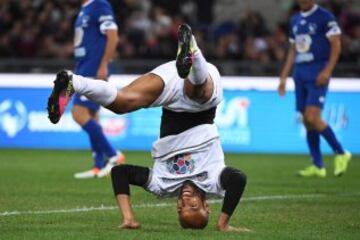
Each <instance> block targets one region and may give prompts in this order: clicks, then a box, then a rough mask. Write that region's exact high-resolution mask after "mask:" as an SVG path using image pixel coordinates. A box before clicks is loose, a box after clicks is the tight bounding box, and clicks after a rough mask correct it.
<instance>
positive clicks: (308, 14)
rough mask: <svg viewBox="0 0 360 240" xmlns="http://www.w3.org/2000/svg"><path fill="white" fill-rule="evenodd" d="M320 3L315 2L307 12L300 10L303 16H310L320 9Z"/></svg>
mask: <svg viewBox="0 0 360 240" xmlns="http://www.w3.org/2000/svg"><path fill="white" fill-rule="evenodd" d="M318 7H319V6H318V5H317V4H315V5H314V6H313V7H312V8H311V9H310V10H309V11H307V12H300V14H301V16H303V17H308V16H310V15H311V14H313V13H314V12H315V11H316V10H317V9H318Z"/></svg>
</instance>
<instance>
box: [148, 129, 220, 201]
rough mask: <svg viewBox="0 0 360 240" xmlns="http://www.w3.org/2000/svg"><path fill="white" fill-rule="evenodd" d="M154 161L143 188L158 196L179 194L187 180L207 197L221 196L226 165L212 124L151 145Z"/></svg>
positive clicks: (217, 135) (171, 136) (216, 132)
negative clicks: (147, 181)
mask: <svg viewBox="0 0 360 240" xmlns="http://www.w3.org/2000/svg"><path fill="white" fill-rule="evenodd" d="M151 155H152V157H153V159H154V160H155V163H154V166H153V169H152V170H151V174H150V177H149V183H148V185H147V187H146V189H147V190H148V191H149V192H152V193H154V194H155V195H158V196H161V197H173V196H177V195H178V190H179V189H180V187H181V186H182V185H183V182H184V181H186V180H191V181H192V182H193V183H194V184H195V185H196V186H198V187H199V188H200V189H202V190H203V191H205V192H206V194H207V196H217V197H223V196H224V193H225V192H224V189H223V188H222V187H221V185H220V179H219V178H220V174H221V172H222V170H223V169H224V167H225V163H224V153H223V150H222V147H221V143H220V139H219V133H218V131H217V127H216V126H215V124H202V125H199V126H196V127H193V128H190V129H188V130H186V131H184V132H182V133H180V134H177V135H170V136H167V137H164V138H161V139H159V140H157V141H156V142H155V143H154V144H153V148H152V151H151Z"/></svg>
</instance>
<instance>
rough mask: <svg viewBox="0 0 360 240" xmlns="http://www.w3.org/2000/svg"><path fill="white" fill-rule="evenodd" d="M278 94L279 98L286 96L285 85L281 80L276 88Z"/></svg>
mask: <svg viewBox="0 0 360 240" xmlns="http://www.w3.org/2000/svg"><path fill="white" fill-rule="evenodd" d="M278 94H279V96H284V95H285V94H286V83H285V81H284V80H283V79H281V80H280V84H279V86H278Z"/></svg>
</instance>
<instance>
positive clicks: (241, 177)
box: [234, 171, 247, 187]
mask: <svg viewBox="0 0 360 240" xmlns="http://www.w3.org/2000/svg"><path fill="white" fill-rule="evenodd" d="M234 181H235V182H236V183H238V184H239V185H241V186H244V187H245V186H246V184H247V176H246V174H245V173H243V172H241V171H239V172H238V174H236V177H235V179H234Z"/></svg>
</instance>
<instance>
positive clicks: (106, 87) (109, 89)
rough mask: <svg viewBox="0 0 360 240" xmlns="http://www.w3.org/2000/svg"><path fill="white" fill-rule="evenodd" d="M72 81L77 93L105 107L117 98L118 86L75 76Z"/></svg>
mask: <svg viewBox="0 0 360 240" xmlns="http://www.w3.org/2000/svg"><path fill="white" fill-rule="evenodd" d="M72 81H73V87H74V90H75V92H77V93H79V94H81V95H85V96H86V97H87V98H89V99H90V100H92V101H94V102H96V103H98V104H100V105H102V106H104V107H106V106H109V105H110V104H111V103H113V102H114V101H115V98H116V96H117V88H116V86H115V85H114V84H112V83H109V82H106V81H104V80H95V79H91V78H86V77H82V76H80V75H76V74H73V77H72Z"/></svg>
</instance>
